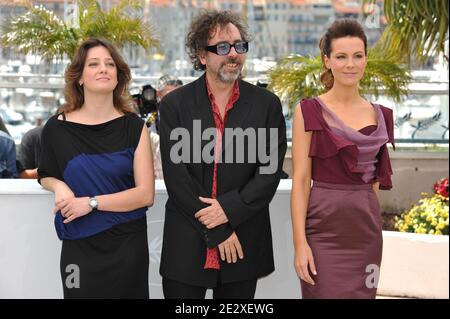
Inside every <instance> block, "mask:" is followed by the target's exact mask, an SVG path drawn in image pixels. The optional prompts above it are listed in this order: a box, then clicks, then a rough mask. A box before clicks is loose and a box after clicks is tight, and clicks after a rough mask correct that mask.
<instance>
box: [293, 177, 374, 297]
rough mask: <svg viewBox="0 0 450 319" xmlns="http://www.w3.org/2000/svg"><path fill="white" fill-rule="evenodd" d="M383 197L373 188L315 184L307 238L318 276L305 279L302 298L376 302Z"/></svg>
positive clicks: (310, 204)
mask: <svg viewBox="0 0 450 319" xmlns="http://www.w3.org/2000/svg"><path fill="white" fill-rule="evenodd" d="M381 227H382V222H381V213H380V206H379V202H378V197H377V195H376V194H375V192H374V191H373V189H372V185H370V184H366V185H339V184H329V183H322V182H314V183H313V187H312V189H311V193H310V198H309V207H308V213H307V217H306V237H307V241H308V244H309V246H310V247H311V250H312V253H313V256H314V262H315V265H316V269H317V275H315V276H314V275H312V274H311V278H313V280H314V281H315V285H311V284H309V283H306V282H304V281H303V280H300V283H301V288H302V297H303V298H304V299H316V298H349V299H359V298H365V299H370V298H375V296H376V292H377V289H376V286H377V284H378V278H379V269H380V264H381V255H382V248H383V237H382V232H381V230H382V228H381Z"/></svg>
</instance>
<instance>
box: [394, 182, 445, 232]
mask: <svg viewBox="0 0 450 319" xmlns="http://www.w3.org/2000/svg"><path fill="white" fill-rule="evenodd" d="M422 195H423V196H424V198H422V199H421V200H420V201H419V204H418V205H413V206H412V208H411V209H410V210H408V211H406V212H403V213H402V214H401V215H400V218H399V217H396V219H395V220H396V223H395V228H396V229H397V230H399V231H401V232H410V233H418V234H431V235H448V179H442V180H441V181H439V182H438V183H436V184H435V193H434V194H433V195H432V196H431V197H426V196H427V195H428V194H427V193H423V194H422Z"/></svg>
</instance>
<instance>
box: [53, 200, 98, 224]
mask: <svg viewBox="0 0 450 319" xmlns="http://www.w3.org/2000/svg"><path fill="white" fill-rule="evenodd" d="M55 210H56V211H58V210H60V211H61V215H62V216H63V217H64V218H65V219H64V224H67V223H70V222H71V221H73V220H74V219H77V218H78V217H81V216H84V215H87V214H89V213H90V212H91V211H92V208H91V206H89V197H72V198H68V199H63V200H62V201H60V202H59V203H58V204H57V205H56V206H55Z"/></svg>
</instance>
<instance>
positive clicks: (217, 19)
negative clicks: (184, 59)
mask: <svg viewBox="0 0 450 319" xmlns="http://www.w3.org/2000/svg"><path fill="white" fill-rule="evenodd" d="M228 23H231V24H233V25H234V26H235V27H236V28H238V30H239V33H240V34H241V38H242V40H243V41H247V42H248V41H250V36H249V33H248V27H247V26H246V25H245V24H244V23H243V22H242V20H241V18H240V17H239V15H238V14H237V13H234V12H232V11H229V10H225V11H217V10H205V11H203V12H202V13H201V14H199V15H198V16H197V17H196V18H195V19H194V20H193V21H192V22H191V25H190V27H189V32H188V34H187V37H186V49H187V52H188V55H189V58H190V59H191V62H192V64H193V66H194V70H196V71H204V70H206V66H205V65H203V64H202V63H201V62H200V58H199V54H200V53H201V52H202V51H204V50H205V48H206V46H207V45H208V40H209V39H210V37H211V33H212V32H214V30H215V28H216V27H218V26H220V27H221V28H223V27H225V26H226V25H227V24H228Z"/></svg>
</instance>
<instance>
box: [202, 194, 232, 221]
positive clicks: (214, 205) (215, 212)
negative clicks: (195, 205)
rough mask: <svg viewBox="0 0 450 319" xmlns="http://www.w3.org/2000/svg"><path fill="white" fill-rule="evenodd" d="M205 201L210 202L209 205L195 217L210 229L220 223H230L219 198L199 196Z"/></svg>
mask: <svg viewBox="0 0 450 319" xmlns="http://www.w3.org/2000/svg"><path fill="white" fill-rule="evenodd" d="M199 198H200V200H201V201H202V202H203V203H206V204H210V206H209V207H205V208H203V209H200V210H199V211H198V212H197V213H196V214H195V218H197V219H198V220H199V222H201V223H202V224H203V225H205V226H206V228H208V229H212V228H214V227H217V226H219V225H222V224H225V223H228V218H227V215H225V212H224V211H223V209H222V207H221V206H220V204H219V202H218V201H217V199H213V198H205V197H199Z"/></svg>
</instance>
